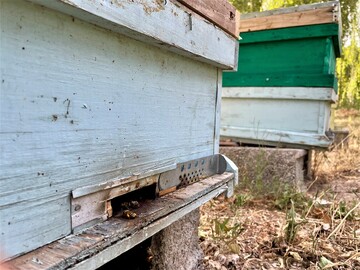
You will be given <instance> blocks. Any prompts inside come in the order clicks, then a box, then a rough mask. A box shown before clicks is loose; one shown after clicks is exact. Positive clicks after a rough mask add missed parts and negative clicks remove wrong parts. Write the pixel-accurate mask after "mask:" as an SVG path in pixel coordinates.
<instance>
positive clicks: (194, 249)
mask: <svg viewBox="0 0 360 270" xmlns="http://www.w3.org/2000/svg"><path fill="white" fill-rule="evenodd" d="M199 220H200V211H199V208H197V209H196V210H194V211H192V212H190V213H189V214H187V215H186V216H184V217H182V218H181V219H179V220H178V221H176V222H174V223H173V224H171V225H170V226H168V227H166V228H165V229H163V230H162V231H160V232H159V233H157V234H155V235H154V236H153V238H152V243H151V251H152V253H153V256H154V257H153V260H152V261H153V268H152V270H174V269H176V270H196V269H198V268H199V266H200V265H201V262H202V258H203V252H202V250H201V248H200V246H199V240H198V227H199Z"/></svg>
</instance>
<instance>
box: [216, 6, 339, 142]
mask: <svg viewBox="0 0 360 270" xmlns="http://www.w3.org/2000/svg"><path fill="white" fill-rule="evenodd" d="M338 14H339V4H338V2H327V3H321V4H314V5H305V6H300V7H294V8H287V9H279V10H275V11H271V12H261V13H251V14H245V15H244V16H242V18H241V19H242V20H241V22H240V24H241V33H240V37H241V39H240V41H239V43H240V48H239V59H238V60H239V67H238V70H237V71H236V72H225V73H224V75H223V87H224V88H223V96H222V98H223V100H222V119H221V124H222V128H221V135H222V136H223V137H227V138H232V139H234V140H237V141H240V142H246V143H255V144H259V143H260V144H265V145H276V146H301V147H305V148H308V147H328V146H329V145H330V144H331V142H332V140H331V136H330V135H329V134H330V132H329V119H330V106H331V103H333V102H335V101H336V98H337V95H336V92H337V80H336V76H335V67H336V58H337V57H339V56H340V46H339V33H340V32H341V29H340V26H339V15H338Z"/></svg>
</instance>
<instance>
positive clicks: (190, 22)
mask: <svg viewBox="0 0 360 270" xmlns="http://www.w3.org/2000/svg"><path fill="white" fill-rule="evenodd" d="M181 2H186V1H181ZM195 2H196V3H198V2H199V1H195ZM223 2H224V3H225V1H223ZM224 6H226V5H224ZM198 11H199V12H198ZM231 12H234V10H232V11H231ZM231 12H230V11H229V12H227V14H226V15H221V16H223V17H224V16H227V20H228V21H229V23H228V24H227V25H221V24H217V23H216V21H217V19H216V16H215V17H214V18H213V17H211V16H210V18H212V19H213V20H209V19H205V18H204V16H203V15H202V11H201V10H200V9H199V10H197V9H196V8H194V9H191V5H188V6H187V7H185V6H183V5H182V4H181V3H180V2H177V1H175V2H174V1H150V0H148V1H114V0H112V1H110V0H104V1H81V0H34V1H24V0H11V1H10V0H1V59H0V62H1V82H0V84H1V100H0V102H1V103H0V105H1V106H0V117H1V132H0V138H1V139H0V149H1V164H0V171H1V185H0V228H1V234H0V251H1V256H0V259H8V258H11V257H14V256H17V255H19V254H22V253H25V252H29V251H31V250H34V249H36V248H39V247H41V246H43V245H45V244H47V243H50V242H52V241H54V240H56V239H59V238H62V237H64V236H67V235H69V234H71V233H72V232H73V230H74V229H75V228H76V227H77V226H78V225H79V226H80V225H84V224H85V226H87V225H88V226H90V225H91V221H93V220H95V221H96V222H98V221H99V219H100V220H101V219H102V220H105V219H107V212H106V211H105V210H106V207H107V206H106V200H107V199H106V198H108V199H109V198H112V197H113V195H111V194H112V193H111V192H112V188H117V190H115V191H116V192H119V193H117V194H123V193H126V192H128V191H131V190H133V189H136V188H139V187H141V186H146V185H150V184H154V183H155V184H156V183H157V180H158V178H159V174H160V173H163V172H167V171H169V170H173V169H174V168H176V166H177V164H178V163H180V162H186V161H190V160H193V159H197V158H202V157H206V156H211V155H214V154H217V153H218V141H219V118H220V117H219V110H220V109H219V104H220V100H221V99H220V95H221V76H222V70H223V69H228V70H232V69H235V68H236V64H237V38H236V37H234V36H237V35H238V34H235V32H234V29H235V22H232V20H233V19H234V16H231V15H232V14H231ZM223 17H222V18H223ZM229 33H230V34H229ZM132 183H136V184H133V185H131V184H132ZM123 185H125V186H124V187H123ZM104 190H105V191H104ZM97 191H99V192H102V193H101V194H102V195H104V194H105V193H106V194H105V197H101V199H99V198H98V199H96V198H95V199H94V198H93V197H91V199H89V200H88V202H84V205H77V204H74V203H73V200H74V199H75V197H79V196H82V197H85V198H86V196H87V195H88V194H95V192H97ZM115 191H114V192H115ZM109 194H110V195H109ZM95 197H96V196H95ZM93 199H94V200H93ZM81 206H82V207H81ZM87 206H89V207H90V206H91V207H90V208H86V207H87ZM94 208H95V210H96V211H98V212H96V215H95V214H94V212H93V210H94ZM99 209H100V212H102V213H103V216H99V214H98V213H99ZM95 210H94V211H95ZM86 211H88V212H86ZM78 212H80V213H82V214H81V216H82V217H83V218H84V219H85V220H79V219H77V215H78V214H77V213H78ZM93 215H94V216H93ZM89 222H90V223H89ZM82 228H84V227H82ZM85 240H86V239H85ZM85 240H84V241H85ZM85 242H86V241H85ZM69 250H71V248H70V249H69ZM49 256H50V255H49ZM49 256H48V257H49ZM114 256H115V255H114ZM49 258H53V259H54V256H52V255H51V256H50V257H49ZM30 263H31V259H30ZM35 263H36V261H35ZM39 265H40V263H39V264H38V266H39ZM42 265H43V266H42V267H43V268H44V267H45V264H44V263H42ZM39 267H40V266H39ZM25 268H26V267H25ZM27 269H29V268H27Z"/></svg>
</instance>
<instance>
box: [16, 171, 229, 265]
mask: <svg viewBox="0 0 360 270" xmlns="http://www.w3.org/2000/svg"><path fill="white" fill-rule="evenodd" d="M233 178H234V175H233V174H232V173H224V174H222V175H214V176H212V177H209V178H206V179H204V180H202V181H201V182H197V183H194V184H192V185H190V186H188V187H185V188H183V189H180V190H177V191H175V192H173V193H171V194H168V195H165V196H163V197H161V198H157V199H156V200H154V201H150V202H148V203H147V204H146V205H143V206H141V207H140V208H139V209H137V210H136V211H137V214H138V218H136V219H134V220H124V219H122V218H118V217H113V218H111V219H109V220H108V221H106V222H104V223H101V224H98V225H96V226H94V227H91V228H89V229H87V230H85V231H83V232H82V233H79V234H76V235H70V236H67V237H66V238H63V239H61V240H59V241H56V242H54V243H51V244H49V245H47V246H44V247H42V248H40V249H38V250H35V251H33V252H30V253H28V254H25V255H23V256H21V257H18V258H16V259H14V260H12V261H10V262H9V266H10V269H13V270H15V269H16V270H20V269H23V270H25V269H26V270H32V269H38V270H42V269H50V268H51V269H65V268H69V267H71V266H74V269H96V268H97V267H99V266H101V265H102V264H104V263H106V262H107V261H109V260H111V259H113V258H115V257H117V256H119V255H120V254H121V253H123V252H125V251H127V250H129V249H130V248H131V247H133V246H134V245H136V244H138V243H140V242H141V241H143V240H145V239H146V238H148V237H150V236H152V235H153V234H155V233H156V232H158V231H160V230H161V229H163V228H165V227H166V226H168V225H170V224H171V223H172V222H174V221H176V220H177V219H179V218H180V217H182V216H184V215H185V214H187V213H189V212H190V211H192V210H194V209H196V208H198V207H199V206H200V205H202V204H203V203H205V202H206V201H208V200H210V199H212V198H213V197H215V196H217V195H219V194H221V193H223V192H225V191H226V189H227V183H228V182H229V181H231V182H232V181H233ZM96 254H98V255H96ZM88 258H90V259H88ZM83 260H84V262H82V263H79V262H81V261H83ZM77 263H79V264H78V265H77Z"/></svg>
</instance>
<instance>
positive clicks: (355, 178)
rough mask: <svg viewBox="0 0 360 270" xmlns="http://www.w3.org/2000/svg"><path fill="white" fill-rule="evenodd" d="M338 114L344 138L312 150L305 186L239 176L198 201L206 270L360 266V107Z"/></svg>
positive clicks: (337, 123)
mask: <svg viewBox="0 0 360 270" xmlns="http://www.w3.org/2000/svg"><path fill="white" fill-rule="evenodd" d="M335 114H336V115H335V120H334V121H335V123H333V124H334V125H335V127H337V129H342V128H345V127H346V128H347V129H349V136H348V138H347V145H345V147H343V146H344V144H338V145H335V146H334V147H333V148H332V150H331V151H327V152H323V151H317V152H316V151H315V152H314V154H313V158H312V166H313V173H314V175H313V177H312V179H309V181H308V182H307V186H308V190H307V192H306V193H300V192H298V191H297V190H295V189H292V188H289V187H283V188H282V189H281V188H280V189H279V187H276V190H274V191H269V190H268V189H266V190H265V189H264V193H263V194H261V193H259V192H258V189H257V193H254V192H253V190H252V188H251V186H249V183H246V184H244V183H241V182H240V185H239V186H238V188H237V190H236V194H235V196H234V197H233V198H231V199H225V198H223V197H218V198H216V199H214V200H212V201H210V202H209V203H207V204H206V205H204V206H203V207H202V208H201V214H202V215H201V226H200V230H199V236H200V242H201V243H200V245H201V247H202V249H203V251H204V254H205V259H204V262H203V269H209V270H212V269H219V270H225V269H244V270H245V269H311V270H312V269H314V270H315V269H355V270H356V269H358V270H360V112H359V111H356V110H353V111H336V112H335ZM240 180H241V179H240ZM250 184H251V183H250Z"/></svg>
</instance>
